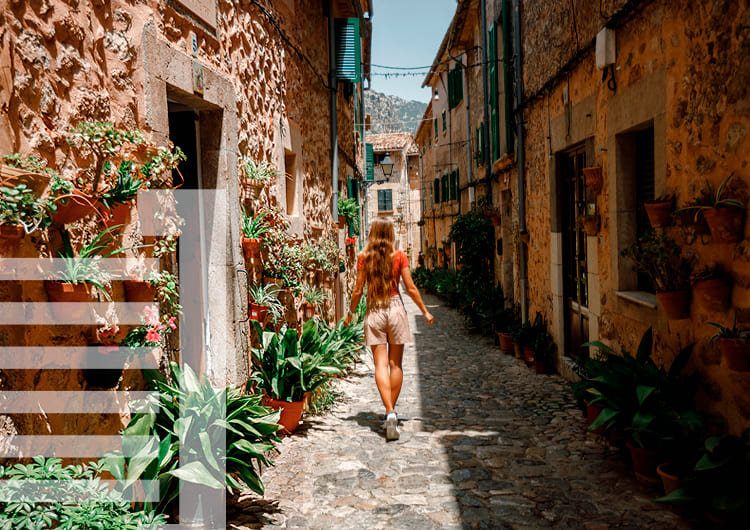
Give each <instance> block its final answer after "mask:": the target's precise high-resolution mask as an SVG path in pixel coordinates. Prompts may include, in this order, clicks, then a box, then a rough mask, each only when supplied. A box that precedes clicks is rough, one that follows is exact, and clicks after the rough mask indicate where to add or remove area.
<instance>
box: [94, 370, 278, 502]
mask: <svg viewBox="0 0 750 530" xmlns="http://www.w3.org/2000/svg"><path fill="white" fill-rule="evenodd" d="M170 368H171V378H170V380H171V382H168V381H167V379H166V378H165V377H164V375H162V374H159V375H158V376H157V378H156V380H155V381H154V384H155V387H156V391H157V392H156V394H152V395H151V397H150V399H149V401H142V402H139V403H137V404H136V405H138V406H140V409H139V412H138V413H137V414H135V415H134V416H133V417H132V419H131V420H130V423H129V424H128V426H127V427H126V428H125V429H124V430H123V431H122V445H123V451H112V452H110V453H108V454H107V455H105V457H104V458H103V459H102V467H103V469H105V470H107V471H109V472H110V473H112V475H113V476H114V477H115V478H116V479H117V480H118V481H121V484H120V486H119V487H120V488H121V490H122V491H124V492H128V491H132V489H133V488H134V484H135V483H136V481H138V480H142V481H154V482H145V483H143V484H144V485H145V489H146V493H147V494H149V493H156V497H157V498H158V499H159V500H158V501H155V502H148V503H146V508H147V509H150V510H155V511H157V512H158V513H164V512H165V511H166V510H168V508H169V505H170V503H171V502H172V501H173V500H174V499H175V498H176V496H177V494H178V493H179V489H178V480H177V479H180V480H183V481H185V482H190V483H193V484H198V485H200V486H203V487H206V488H210V489H225V488H226V490H227V492H228V493H229V494H232V493H233V492H235V491H241V490H243V489H244V488H245V486H247V487H249V488H250V489H251V490H252V491H254V492H255V493H258V494H259V495H262V494H263V483H262V482H261V479H260V467H261V465H265V466H270V465H271V462H270V461H269V460H268V459H267V458H266V454H267V453H268V452H269V451H273V450H275V442H277V441H278V438H277V437H276V435H275V433H276V431H278V430H279V426H278V425H277V422H278V420H279V413H278V412H273V411H271V410H270V409H268V408H266V407H263V406H262V405H261V404H260V401H261V397H260V396H257V395H246V394H243V393H242V392H241V391H240V389H239V388H236V387H226V388H219V389H215V388H213V387H212V386H211V384H210V382H209V381H208V379H207V378H206V377H205V376H204V377H203V378H201V379H198V377H196V375H195V373H194V372H193V371H192V369H191V368H190V367H189V366H187V365H185V366H184V367H183V368H180V367H179V366H178V365H177V364H175V363H172V364H171V365H170ZM125 455H132V456H125ZM151 489H153V490H154V491H153V492H152V491H151Z"/></svg>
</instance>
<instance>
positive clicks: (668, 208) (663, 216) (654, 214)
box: [643, 200, 674, 228]
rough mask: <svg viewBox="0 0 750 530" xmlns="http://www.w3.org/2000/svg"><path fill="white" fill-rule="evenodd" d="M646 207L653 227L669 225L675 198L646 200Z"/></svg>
mask: <svg viewBox="0 0 750 530" xmlns="http://www.w3.org/2000/svg"><path fill="white" fill-rule="evenodd" d="M643 206H644V207H645V208H646V214H647V215H648V220H649V222H650V223H651V226H653V227H657V228H658V227H663V226H669V224H670V222H671V221H672V216H671V213H672V209H673V208H674V200H670V201H661V202H646V203H644V204H643Z"/></svg>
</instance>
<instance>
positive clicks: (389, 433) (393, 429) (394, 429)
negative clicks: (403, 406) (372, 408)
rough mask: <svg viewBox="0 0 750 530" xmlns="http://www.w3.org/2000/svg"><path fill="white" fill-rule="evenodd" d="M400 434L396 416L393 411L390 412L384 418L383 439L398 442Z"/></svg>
mask: <svg viewBox="0 0 750 530" xmlns="http://www.w3.org/2000/svg"><path fill="white" fill-rule="evenodd" d="M400 436H401V433H399V432H398V416H396V412H395V411H393V410H392V411H390V412H389V413H388V416H386V418H385V439H386V440H398V439H399V437H400Z"/></svg>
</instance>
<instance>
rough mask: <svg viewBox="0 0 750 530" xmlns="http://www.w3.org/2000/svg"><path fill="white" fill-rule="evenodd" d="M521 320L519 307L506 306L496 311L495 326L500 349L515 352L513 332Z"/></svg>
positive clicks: (509, 352)
mask: <svg viewBox="0 0 750 530" xmlns="http://www.w3.org/2000/svg"><path fill="white" fill-rule="evenodd" d="M519 324H520V322H519V317H518V308H517V307H506V308H502V309H501V310H499V311H497V312H496V313H495V318H494V322H493V328H494V330H495V333H497V337H498V342H499V343H500V349H501V350H503V351H504V352H505V353H508V354H511V355H512V354H513V333H514V332H515V331H516V329H517V328H518V326H519Z"/></svg>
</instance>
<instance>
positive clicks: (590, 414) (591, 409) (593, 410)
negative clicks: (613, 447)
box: [586, 401, 604, 435]
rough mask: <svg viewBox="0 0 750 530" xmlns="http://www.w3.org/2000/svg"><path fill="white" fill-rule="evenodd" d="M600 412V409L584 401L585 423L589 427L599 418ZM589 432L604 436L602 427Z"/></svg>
mask: <svg viewBox="0 0 750 530" xmlns="http://www.w3.org/2000/svg"><path fill="white" fill-rule="evenodd" d="M601 411H602V409H600V408H599V407H597V406H596V405H591V404H589V402H588V401H586V421H587V423H588V424H589V426H591V424H592V423H594V422H595V421H596V418H598V417H599V414H600V413H601ZM591 432H593V433H594V434H599V435H602V434H604V426H600V427H597V428H596V429H594V430H593V431H591Z"/></svg>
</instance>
